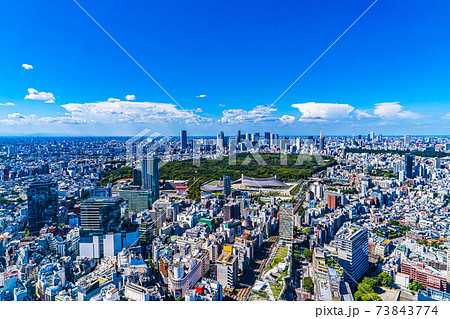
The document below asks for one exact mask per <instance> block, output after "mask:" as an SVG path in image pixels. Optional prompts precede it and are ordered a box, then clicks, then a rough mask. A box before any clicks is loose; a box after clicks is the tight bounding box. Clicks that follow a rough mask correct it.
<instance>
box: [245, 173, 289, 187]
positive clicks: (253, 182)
mask: <svg viewBox="0 0 450 319" xmlns="http://www.w3.org/2000/svg"><path fill="white" fill-rule="evenodd" d="M242 185H244V186H249V187H260V188H265V187H286V186H288V185H287V184H285V183H283V182H282V181H279V180H277V179H276V177H269V178H253V177H247V176H242Z"/></svg>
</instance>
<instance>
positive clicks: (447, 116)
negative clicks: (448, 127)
mask: <svg viewBox="0 0 450 319" xmlns="http://www.w3.org/2000/svg"><path fill="white" fill-rule="evenodd" d="M441 118H442V119H444V120H450V113H447V114H445V115H443V116H441Z"/></svg>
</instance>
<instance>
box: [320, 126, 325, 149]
mask: <svg viewBox="0 0 450 319" xmlns="http://www.w3.org/2000/svg"><path fill="white" fill-rule="evenodd" d="M319 143H320V144H319V149H320V151H321V152H322V151H323V150H324V149H325V137H323V129H321V130H320V142H319Z"/></svg>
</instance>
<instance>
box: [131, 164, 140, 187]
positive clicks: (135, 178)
mask: <svg viewBox="0 0 450 319" xmlns="http://www.w3.org/2000/svg"><path fill="white" fill-rule="evenodd" d="M132 184H133V185H135V186H142V168H141V167H135V168H133V183H132Z"/></svg>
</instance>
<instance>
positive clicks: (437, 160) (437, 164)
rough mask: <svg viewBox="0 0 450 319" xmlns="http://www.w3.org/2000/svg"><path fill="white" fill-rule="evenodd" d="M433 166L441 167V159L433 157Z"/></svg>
mask: <svg viewBox="0 0 450 319" xmlns="http://www.w3.org/2000/svg"><path fill="white" fill-rule="evenodd" d="M434 168H435V169H439V168H441V159H440V158H439V157H435V158H434Z"/></svg>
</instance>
